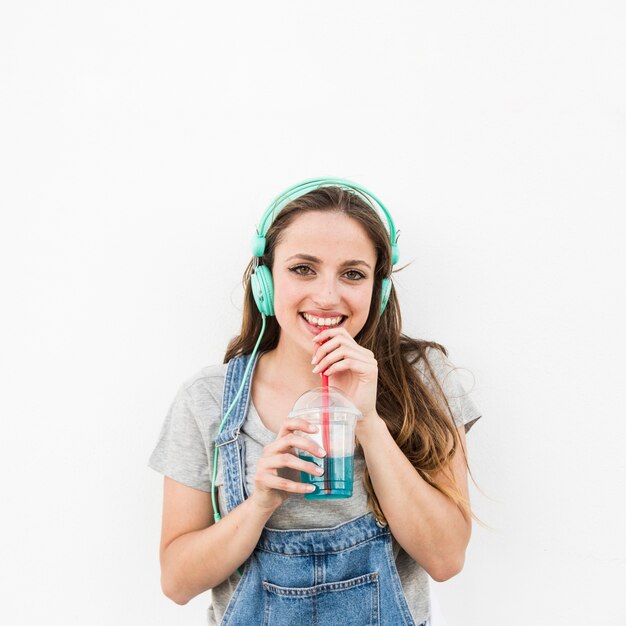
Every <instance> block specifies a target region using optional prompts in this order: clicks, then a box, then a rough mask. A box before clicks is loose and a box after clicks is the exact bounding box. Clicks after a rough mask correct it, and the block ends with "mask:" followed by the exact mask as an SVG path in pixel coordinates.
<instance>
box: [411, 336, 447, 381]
mask: <svg viewBox="0 0 626 626" xmlns="http://www.w3.org/2000/svg"><path fill="white" fill-rule="evenodd" d="M403 344H404V345H403V352H404V356H405V358H406V359H407V360H408V362H409V363H410V364H411V365H413V367H414V368H415V369H416V370H417V371H418V372H419V373H420V374H421V375H422V377H424V378H429V376H431V375H432V374H433V373H434V374H435V376H436V377H438V374H440V373H441V372H442V371H443V370H445V369H449V368H454V366H453V365H452V363H451V362H450V360H449V358H448V351H447V350H446V348H445V347H444V346H443V345H441V344H440V343H437V342H436V341H426V340H423V339H409V338H406V340H405V342H403Z"/></svg>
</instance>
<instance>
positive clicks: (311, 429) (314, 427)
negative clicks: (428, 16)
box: [309, 424, 319, 433]
mask: <svg viewBox="0 0 626 626" xmlns="http://www.w3.org/2000/svg"><path fill="white" fill-rule="evenodd" d="M318 430H319V428H318V427H317V426H313V424H311V425H310V426H309V431H310V432H312V433H316V432H317V431H318Z"/></svg>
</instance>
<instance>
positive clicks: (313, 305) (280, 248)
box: [272, 211, 376, 355]
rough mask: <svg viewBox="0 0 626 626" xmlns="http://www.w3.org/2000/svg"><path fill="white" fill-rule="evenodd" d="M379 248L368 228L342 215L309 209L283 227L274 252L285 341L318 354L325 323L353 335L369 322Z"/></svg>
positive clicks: (279, 316)
mask: <svg viewBox="0 0 626 626" xmlns="http://www.w3.org/2000/svg"><path fill="white" fill-rule="evenodd" d="M375 267H376V251H375V249H374V244H373V243H372V241H371V240H370V238H369V236H368V234H367V231H366V230H365V228H364V227H363V226H362V225H361V224H360V223H359V222H357V221H356V220H354V219H352V218H350V217H347V216H346V215H344V214H342V213H335V212H321V211H309V212H307V213H303V214H302V215H300V216H298V217H297V218H295V219H294V220H293V222H291V224H290V225H289V226H288V227H287V228H286V229H285V230H284V231H283V234H282V240H281V241H280V243H279V244H278V245H277V246H276V248H275V250H274V265H273V267H272V277H273V280H274V312H275V315H276V319H277V321H278V323H279V325H280V328H281V332H280V343H283V342H287V343H288V344H289V347H290V348H300V349H301V350H302V351H304V352H305V353H306V354H307V355H311V354H313V342H312V341H311V339H312V338H313V336H314V335H316V334H318V333H319V332H320V330H319V328H318V327H319V326H322V325H323V326H335V325H337V323H338V324H339V325H341V326H343V327H345V328H346V330H347V331H348V332H349V333H350V335H351V336H352V337H354V336H355V335H357V334H358V332H359V331H360V330H361V329H362V328H363V326H364V325H365V322H366V321H367V316H368V313H369V309H370V303H371V300H372V290H373V287H374V268H375Z"/></svg>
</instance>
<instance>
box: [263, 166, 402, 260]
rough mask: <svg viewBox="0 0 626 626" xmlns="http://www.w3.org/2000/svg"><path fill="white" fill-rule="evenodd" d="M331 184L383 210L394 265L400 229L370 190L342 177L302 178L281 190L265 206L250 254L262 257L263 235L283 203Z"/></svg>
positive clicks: (396, 257) (398, 254)
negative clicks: (397, 228)
mask: <svg viewBox="0 0 626 626" xmlns="http://www.w3.org/2000/svg"><path fill="white" fill-rule="evenodd" d="M331 186H337V187H344V188H347V189H352V190H353V191H356V192H357V193H358V194H359V195H360V196H361V197H362V198H363V199H364V200H365V202H367V203H368V204H369V205H372V204H373V203H372V200H373V201H374V203H375V204H376V205H378V206H379V207H380V210H381V211H382V212H383V214H384V216H385V218H386V219H387V224H388V226H389V240H390V242H391V264H392V265H395V264H396V263H397V262H398V259H399V257H400V251H399V249H398V236H399V234H400V231H396V227H395V224H394V223H393V219H391V215H390V214H389V211H387V209H386V208H385V205H384V204H383V203H382V202H381V201H380V200H379V199H378V198H377V197H376V196H375V195H374V194H373V193H372V192H371V191H369V190H367V189H366V188H365V187H363V186H362V185H359V184H357V183H353V182H352V181H349V180H346V179H344V178H308V179H307V180H303V181H302V182H300V183H297V184H296V185H292V186H291V187H289V188H288V189H286V190H285V191H283V192H282V193H281V194H280V195H278V196H277V197H276V198H275V199H274V200H273V201H272V203H271V204H270V205H269V206H268V207H267V209H266V210H265V212H264V213H263V217H261V222H260V225H259V228H258V229H257V234H256V235H255V237H253V239H252V255H253V256H255V257H262V256H263V254H264V253H265V235H266V234H267V231H268V230H269V227H270V226H271V224H272V222H273V221H274V217H275V216H276V215H278V213H280V211H281V210H282V209H283V207H284V206H285V205H287V204H289V203H290V202H292V201H293V200H295V199H296V198H299V197H300V196H303V195H304V194H305V193H308V192H309V191H312V190H314V189H319V188H320V187H331Z"/></svg>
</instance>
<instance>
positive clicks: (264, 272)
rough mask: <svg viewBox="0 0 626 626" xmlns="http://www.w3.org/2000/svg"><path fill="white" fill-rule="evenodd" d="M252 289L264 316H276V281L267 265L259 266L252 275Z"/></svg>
mask: <svg viewBox="0 0 626 626" xmlns="http://www.w3.org/2000/svg"><path fill="white" fill-rule="evenodd" d="M250 289H252V295H253V296H254V301H255V302H256V306H257V308H258V309H259V311H260V312H261V313H263V314H264V315H268V316H269V315H274V281H273V279H272V272H270V270H269V268H268V267H266V266H265V265H259V266H258V267H257V268H256V270H254V272H253V273H252V274H251V275H250Z"/></svg>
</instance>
